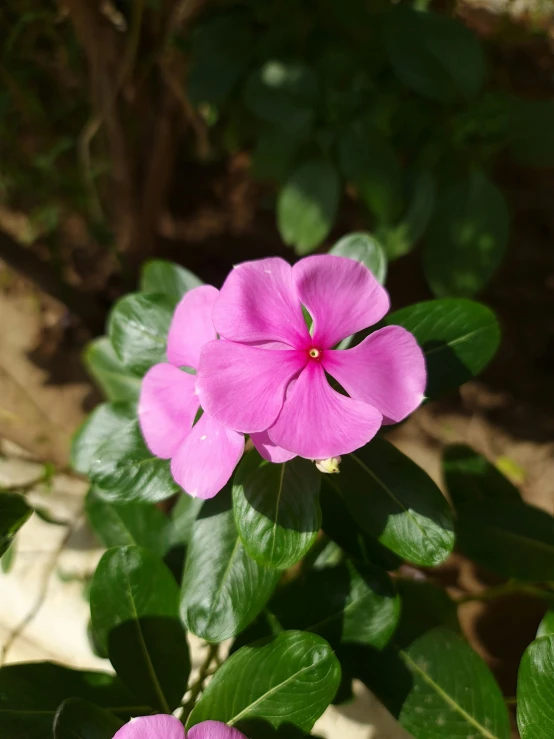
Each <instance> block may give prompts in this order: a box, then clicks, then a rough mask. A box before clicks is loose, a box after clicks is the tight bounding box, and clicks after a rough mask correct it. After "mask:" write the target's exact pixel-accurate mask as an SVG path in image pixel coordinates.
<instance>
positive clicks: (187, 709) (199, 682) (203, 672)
mask: <svg viewBox="0 0 554 739" xmlns="http://www.w3.org/2000/svg"><path fill="white" fill-rule="evenodd" d="M218 649H219V644H210V645H209V646H208V653H207V655H206V659H205V660H204V662H203V663H202V665H201V667H200V672H199V673H198V678H197V679H196V682H195V683H193V685H192V686H191V689H190V696H189V699H188V701H187V702H186V703H185V705H184V706H183V715H182V716H181V721H182V722H183V724H185V723H186V720H187V719H188V717H189V715H190V713H191V711H192V709H193V708H194V704H195V703H196V701H197V700H198V696H199V695H200V693H201V692H202V690H203V689H204V683H205V681H206V679H207V678H208V677H209V675H210V674H211V673H210V667H211V664H212V662H213V661H214V659H215V658H216V657H217V655H218Z"/></svg>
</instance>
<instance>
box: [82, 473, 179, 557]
mask: <svg viewBox="0 0 554 739" xmlns="http://www.w3.org/2000/svg"><path fill="white" fill-rule="evenodd" d="M85 509H86V512H87V516H88V520H89V522H90V525H91V526H92V528H93V529H94V532H95V533H96V534H97V536H98V538H99V539H100V541H101V542H102V544H103V545H104V546H105V547H120V546H125V545H127V544H136V545H138V546H141V547H144V548H145V549H148V550H149V551H151V552H152V553H153V554H155V555H156V556H158V557H163V556H164V555H165V554H166V553H167V551H168V549H169V548H170V546H171V543H172V542H171V540H172V533H173V529H172V524H171V521H170V519H169V518H168V517H167V516H166V515H165V514H164V513H162V511H160V509H159V508H157V507H156V506H155V505H154V504H153V503H125V504H122V505H119V504H117V503H107V502H106V501H105V500H103V499H102V498H100V497H99V496H98V495H97V494H96V492H95V490H94V488H91V489H90V490H89V492H88V494H87V497H86V501H85Z"/></svg>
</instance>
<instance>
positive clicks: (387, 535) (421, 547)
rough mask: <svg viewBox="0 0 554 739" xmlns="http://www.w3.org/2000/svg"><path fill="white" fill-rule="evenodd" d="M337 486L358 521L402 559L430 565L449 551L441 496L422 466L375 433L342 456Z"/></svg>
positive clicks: (448, 523) (450, 536) (448, 518)
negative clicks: (375, 435)
mask: <svg viewBox="0 0 554 739" xmlns="http://www.w3.org/2000/svg"><path fill="white" fill-rule="evenodd" d="M336 485H337V487H338V489H339V490H340V494H341V496H342V498H343V499H344V502H345V503H346V506H347V508H348V509H349V511H350V513H351V515H352V516H353V518H354V519H355V520H356V522H357V524H358V525H359V526H360V527H362V528H363V529H364V530H365V531H366V532H367V533H368V534H370V536H374V537H376V538H377V539H378V540H379V541H380V542H381V544H383V545H384V546H386V547H388V548H389V549H391V550H392V551H393V552H395V553H396V554H398V555H399V556H400V557H402V558H403V559H407V560H409V561H410V562H413V563H414V564H418V565H423V566H426V567H433V566H436V565H438V564H440V563H441V562H444V560H445V559H446V558H447V557H448V555H449V554H450V552H451V551H452V548H453V546H454V531H453V528H454V527H453V522H452V515H451V511H450V508H449V505H448V503H447V501H446V499H445V498H444V496H443V495H442V493H441V491H440V490H439V489H438V487H437V486H436V485H435V483H434V482H433V481H432V480H431V478H430V477H429V476H428V475H427V474H426V473H425V472H424V471H423V470H422V469H421V467H418V466H417V465H416V464H415V463H414V462H412V460H411V459H409V458H408V457H406V456H405V455H404V454H402V452H400V451H399V450H398V449H396V447H394V446H393V445H392V444H390V443H389V442H387V441H384V440H383V439H379V438H377V439H374V440H373V441H371V442H370V443H369V444H367V445H366V446H365V447H363V448H362V449H358V451H356V452H355V453H354V454H349V455H348V456H346V457H345V458H344V459H343V461H342V464H341V469H340V475H337V477H336Z"/></svg>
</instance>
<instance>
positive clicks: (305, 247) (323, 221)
mask: <svg viewBox="0 0 554 739" xmlns="http://www.w3.org/2000/svg"><path fill="white" fill-rule="evenodd" d="M339 198H340V180H339V176H338V173H337V171H336V169H335V168H334V167H333V165H332V164H330V163H329V162H326V161H325V160H323V159H314V160H312V161H309V162H305V163H304V164H302V165H300V167H299V168H298V169H296V170H295V171H294V172H293V173H292V174H291V176H290V177H289V179H288V180H287V181H286V182H285V184H284V185H283V187H282V189H281V191H280V193H279V199H278V202H277V222H278V226H279V232H280V234H281V237H282V239H283V241H284V242H285V244H288V245H289V246H294V248H295V250H296V253H297V254H308V253H309V252H311V251H313V250H314V249H315V248H316V247H317V246H319V244H321V242H322V241H323V239H324V238H325V237H326V236H327V234H328V233H329V231H330V230H331V228H332V226H333V223H334V222H335V216H336V214H337V208H338V204H339Z"/></svg>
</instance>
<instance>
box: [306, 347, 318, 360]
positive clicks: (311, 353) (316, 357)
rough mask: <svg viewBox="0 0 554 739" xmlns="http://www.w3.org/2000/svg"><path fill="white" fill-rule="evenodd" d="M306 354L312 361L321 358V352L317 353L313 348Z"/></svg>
mask: <svg viewBox="0 0 554 739" xmlns="http://www.w3.org/2000/svg"><path fill="white" fill-rule="evenodd" d="M308 354H309V355H310V357H311V358H312V359H320V357H321V352H320V351H319V349H316V348H315V346H313V347H312V348H311V349H310V351H309V352H308Z"/></svg>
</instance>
